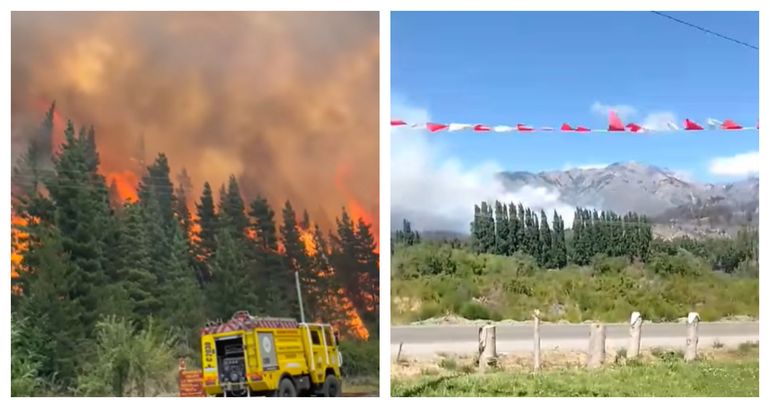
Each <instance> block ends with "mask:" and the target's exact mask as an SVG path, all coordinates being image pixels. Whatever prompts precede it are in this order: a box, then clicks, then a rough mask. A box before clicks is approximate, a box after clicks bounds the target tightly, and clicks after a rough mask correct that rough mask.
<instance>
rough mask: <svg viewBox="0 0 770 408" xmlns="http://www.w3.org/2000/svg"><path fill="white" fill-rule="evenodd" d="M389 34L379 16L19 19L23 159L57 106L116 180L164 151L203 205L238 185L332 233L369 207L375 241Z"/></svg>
mask: <svg viewBox="0 0 770 408" xmlns="http://www.w3.org/2000/svg"><path fill="white" fill-rule="evenodd" d="M378 32H379V29H378V16H377V13H376V12H333V13H332V12H318V13H295V12H286V13H276V12H269V13H268V12H265V13H261V12H243V13H240V12H239V13H233V12H222V13H211V12H168V13H166V12H98V13H95V12H45V13H42V12H14V13H13V15H12V51H11V54H12V68H11V75H12V138H13V140H12V148H13V156H14V157H17V156H18V155H19V154H20V153H21V152H22V151H23V150H24V148H25V146H26V141H27V140H28V139H29V137H31V135H32V134H33V133H34V130H35V129H36V126H37V125H38V124H39V123H40V121H41V120H42V118H43V112H44V111H45V110H46V109H47V107H48V105H49V104H50V102H51V101H52V100H56V104H57V108H58V110H59V111H60V113H61V116H62V117H63V118H65V119H66V118H71V119H72V120H73V121H74V122H75V124H76V126H80V125H89V124H93V125H94V127H95V129H96V135H97V145H98V147H99V150H100V153H101V157H102V169H103V171H104V172H105V173H106V174H112V173H115V174H119V173H121V172H141V166H139V165H138V163H141V162H142V161H146V162H150V161H151V160H152V158H153V157H154V156H155V155H156V154H157V153H158V152H164V153H166V154H167V156H168V157H169V161H170V164H171V167H172V171H173V172H174V173H175V174H176V173H179V172H180V171H181V169H182V168H186V170H187V172H188V174H189V175H190V178H191V180H192V183H193V187H194V191H193V193H194V196H193V198H197V195H198V194H199V193H200V189H201V186H202V184H203V182H204V181H209V182H211V183H212V186H213V188H214V189H215V190H216V189H218V187H219V185H221V184H222V183H224V182H225V181H226V180H227V177H228V176H229V175H230V174H234V175H236V176H237V177H238V179H239V181H240V182H241V188H242V190H243V192H244V194H245V195H246V196H247V198H251V197H253V196H254V195H256V194H257V193H259V194H262V195H264V196H266V197H268V198H269V199H270V200H271V202H272V203H273V205H275V206H276V207H278V208H277V210H278V209H279V208H280V207H279V206H281V205H282V204H283V201H284V200H286V199H290V200H291V201H292V203H293V204H294V206H295V207H297V208H306V209H307V210H308V211H309V212H310V215H311V217H312V218H314V220H315V221H317V222H319V223H320V224H321V226H322V227H324V228H331V227H333V218H334V217H335V216H337V215H338V214H339V212H340V209H341V207H342V206H343V205H344V206H348V207H355V206H358V210H357V211H359V212H363V213H365V214H355V215H356V216H360V215H367V218H369V219H368V220H367V221H369V222H372V223H374V227H375V232H376V231H377V230H378V228H377V222H378V218H377V214H378V211H379V206H378V201H379V197H378V194H379V186H378V179H379V178H378V173H379V163H378V162H379V160H378V159H379V154H378V148H379V142H378V120H379V107H378V103H379V91H378V88H379V73H378V72H379V69H378V67H379V40H378ZM61 126H62V125H61V123H59V124H57V127H58V129H56V132H57V135H56V137H57V138H60V137H61V136H60V134H59V133H60V132H61ZM55 140H56V139H55ZM59 140H61V139H59ZM142 146H143V147H142ZM141 156H143V157H141Z"/></svg>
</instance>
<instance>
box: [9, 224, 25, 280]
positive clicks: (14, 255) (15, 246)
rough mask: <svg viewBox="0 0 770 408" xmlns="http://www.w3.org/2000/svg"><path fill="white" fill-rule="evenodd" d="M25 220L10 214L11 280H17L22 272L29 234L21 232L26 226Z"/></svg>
mask: <svg viewBox="0 0 770 408" xmlns="http://www.w3.org/2000/svg"><path fill="white" fill-rule="evenodd" d="M28 224H29V223H28V221H27V219H26V218H23V217H20V216H18V215H16V214H14V213H13V212H11V279H17V278H18V277H19V272H21V271H22V261H23V260H24V252H26V250H27V246H28V243H27V239H28V238H29V234H28V233H27V232H26V231H24V230H23V228H24V227H26V226H27V225H28Z"/></svg>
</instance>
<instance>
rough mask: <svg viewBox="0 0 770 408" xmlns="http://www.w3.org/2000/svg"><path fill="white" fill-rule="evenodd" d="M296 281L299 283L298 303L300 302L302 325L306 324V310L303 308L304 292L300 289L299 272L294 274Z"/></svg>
mask: <svg viewBox="0 0 770 408" xmlns="http://www.w3.org/2000/svg"><path fill="white" fill-rule="evenodd" d="M294 281H296V282H297V301H298V302H299V315H300V318H301V319H302V323H305V309H304V308H303V307H302V291H301V290H300V288H299V272H297V271H295V272H294Z"/></svg>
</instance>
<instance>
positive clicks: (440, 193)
mask: <svg viewBox="0 0 770 408" xmlns="http://www.w3.org/2000/svg"><path fill="white" fill-rule="evenodd" d="M393 117H398V118H403V119H404V120H406V121H408V122H409V121H412V122H417V123H422V122H427V121H429V115H428V113H427V111H425V110H424V109H418V108H413V107H410V106H408V105H406V104H403V103H396V104H394V106H393ZM442 150H443V149H442V146H441V143H440V142H435V141H433V140H432V139H431V138H430V137H429V136H428V135H427V134H426V133H425V132H424V131H418V130H415V129H404V128H394V129H392V131H391V180H390V183H391V189H390V191H391V215H392V219H391V224H392V225H393V226H400V224H401V221H402V218H407V219H409V220H410V221H411V222H412V224H413V225H414V226H415V228H417V229H421V230H445V231H457V232H468V231H469V225H470V222H471V221H472V219H473V205H474V204H478V203H479V202H480V201H482V200H486V201H495V200H499V201H502V202H516V203H518V202H521V203H522V204H525V205H527V206H530V207H532V208H533V209H537V210H538V211H539V210H540V209H541V208H542V209H544V210H546V212H547V213H548V215H549V218H550V216H551V214H552V213H553V210H554V209H555V210H557V211H558V212H559V213H560V214H561V215H562V217H564V221H565V224H566V225H570V224H571V223H572V216H573V211H574V208H573V207H571V206H569V205H567V204H564V203H562V202H561V201H560V200H559V194H558V193H557V192H554V191H548V190H547V189H545V188H542V187H541V188H534V187H529V186H525V187H524V188H522V189H520V190H518V191H515V192H510V191H507V190H506V189H505V187H504V186H503V184H502V182H501V181H500V180H499V179H498V178H497V177H496V176H497V174H498V173H499V172H500V171H502V170H503V169H502V167H501V166H499V165H498V164H497V163H495V162H493V161H486V162H481V163H477V164H474V165H470V166H467V165H463V164H462V163H461V162H460V161H459V160H457V159H456V158H453V157H449V156H448V155H445V154H442V153H441V152H442Z"/></svg>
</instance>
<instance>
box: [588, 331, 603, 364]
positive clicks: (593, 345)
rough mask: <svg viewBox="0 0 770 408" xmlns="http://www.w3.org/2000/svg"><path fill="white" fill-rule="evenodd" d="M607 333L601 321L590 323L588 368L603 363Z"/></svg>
mask: <svg viewBox="0 0 770 408" xmlns="http://www.w3.org/2000/svg"><path fill="white" fill-rule="evenodd" d="M606 340H607V334H606V331H605V329H604V325H603V324H601V323H593V324H591V337H590V339H589V342H588V364H587V365H588V368H590V369H595V368H599V367H601V366H602V364H603V363H604V356H605V347H604V343H605V341H606Z"/></svg>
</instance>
